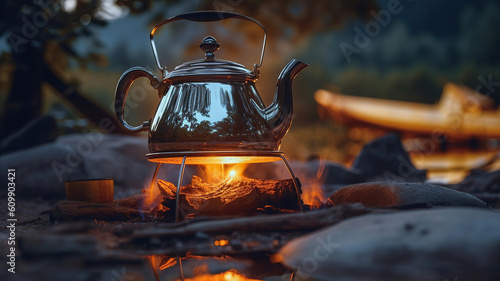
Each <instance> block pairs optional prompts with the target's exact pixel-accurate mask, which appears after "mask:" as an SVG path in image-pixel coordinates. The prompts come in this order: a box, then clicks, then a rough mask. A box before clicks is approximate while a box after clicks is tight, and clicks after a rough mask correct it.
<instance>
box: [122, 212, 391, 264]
mask: <svg viewBox="0 0 500 281" xmlns="http://www.w3.org/2000/svg"><path fill="white" fill-rule="evenodd" d="M392 212H394V210H389V209H385V210H384V209H373V208H368V207H364V206H363V205H361V204H351V205H341V206H335V207H332V208H329V209H323V210H318V211H310V212H306V213H292V214H279V215H263V216H253V217H239V218H231V219H211V220H204V221H198V222H196V221H190V222H189V223H177V224H172V223H160V224H155V225H154V226H147V225H144V226H139V225H134V227H133V228H132V227H131V228H130V229H126V228H125V229H121V230H120V231H118V232H115V234H117V235H118V236H120V237H121V241H123V242H122V243H121V244H120V246H119V248H121V249H128V250H131V251H132V252H135V253H140V254H143V255H149V254H165V255H173V256H175V255H184V254H186V253H188V252H189V253H190V254H193V255H222V254H228V255H235V254H243V253H252V252H267V253H273V252H274V251H276V250H278V249H279V248H280V247H281V246H282V245H283V243H285V242H287V241H289V240H291V239H293V238H295V237H298V236H300V235H303V234H305V233H308V232H310V231H313V230H318V229H321V228H323V227H327V226H330V225H333V224H335V223H338V222H340V221H342V220H345V219H348V218H351V217H355V216H360V215H364V214H368V213H392ZM214 239H227V240H228V244H227V245H226V246H223V247H214Z"/></svg>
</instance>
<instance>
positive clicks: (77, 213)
mask: <svg viewBox="0 0 500 281" xmlns="http://www.w3.org/2000/svg"><path fill="white" fill-rule="evenodd" d="M148 215H149V212H148V211H139V210H138V209H136V208H134V209H133V208H127V207H121V206H119V205H118V206H117V204H116V203H90V202H80V201H59V202H57V203H56V204H55V205H54V206H52V208H51V209H50V211H49V218H50V221H51V222H56V221H58V222H62V221H72V220H81V219H98V220H106V221H128V220H134V219H142V218H143V217H144V216H148Z"/></svg>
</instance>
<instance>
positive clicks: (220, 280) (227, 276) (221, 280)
mask: <svg viewBox="0 0 500 281" xmlns="http://www.w3.org/2000/svg"><path fill="white" fill-rule="evenodd" d="M184 280H186V281H205V280H207V281H260V280H261V279H251V278H247V277H245V276H243V275H241V274H239V273H238V272H237V271H234V270H230V271H226V272H223V273H219V274H202V275H198V276H196V277H195V278H186V279H184Z"/></svg>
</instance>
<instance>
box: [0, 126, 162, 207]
mask: <svg viewBox="0 0 500 281" xmlns="http://www.w3.org/2000/svg"><path fill="white" fill-rule="evenodd" d="M147 152H148V148H147V140H146V139H144V138H138V137H128V136H120V135H103V134H98V133H95V134H74V135H68V136H63V137H60V138H59V139H58V140H57V141H56V142H54V143H50V144H45V145H41V146H37V147H34V148H30V149H26V150H21V151H18V152H14V153H9V154H5V155H2V156H1V157H0V169H1V170H2V171H6V170H7V169H15V170H16V179H15V182H16V187H17V188H16V195H17V196H22V197H23V198H27V197H43V198H47V199H53V200H57V199H60V198H62V197H64V196H65V188H64V182H65V181H67V180H84V179H96V178H111V179H114V181H115V195H118V197H121V196H122V195H124V194H125V193H138V192H140V190H141V188H144V187H145V186H146V185H147V182H148V178H150V177H151V175H152V173H153V170H154V167H155V165H154V164H153V163H150V162H148V161H147V159H146V157H145V154H146V153H147ZM4 180H6V177H4V178H3V179H2V181H4ZM4 186H7V183H5V184H4ZM6 191H7V189H6V188H5V189H0V195H4V194H5V192H6Z"/></svg>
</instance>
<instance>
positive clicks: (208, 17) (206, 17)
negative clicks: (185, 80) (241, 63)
mask: <svg viewBox="0 0 500 281" xmlns="http://www.w3.org/2000/svg"><path fill="white" fill-rule="evenodd" d="M225 19H242V20H246V21H250V22H253V23H255V24H256V25H258V26H260V28H262V30H264V40H263V42H262V51H261V53H260V61H259V64H254V74H255V75H257V74H258V72H257V71H258V68H259V67H261V66H262V61H263V60H264V50H265V49H266V38H267V31H266V28H265V27H264V26H263V25H262V24H261V23H260V22H258V21H257V20H255V19H253V18H251V17H247V16H244V15H240V14H236V13H231V12H223V11H199V12H191V13H186V14H181V15H177V16H173V17H171V18H168V19H166V20H163V21H161V22H159V23H157V24H156V25H155V26H154V27H153V29H151V33H150V35H149V38H150V41H151V47H152V48H153V54H154V56H155V60H156V66H158V68H159V69H160V70H161V71H162V72H163V75H164V76H165V74H166V71H167V68H166V67H164V66H161V63H160V59H159V57H158V52H157V51H156V44H155V40H154V35H155V33H156V31H157V30H158V28H159V27H160V26H162V25H164V24H167V23H170V22H174V21H178V20H189V21H196V22H213V21H221V20H225Z"/></svg>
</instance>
